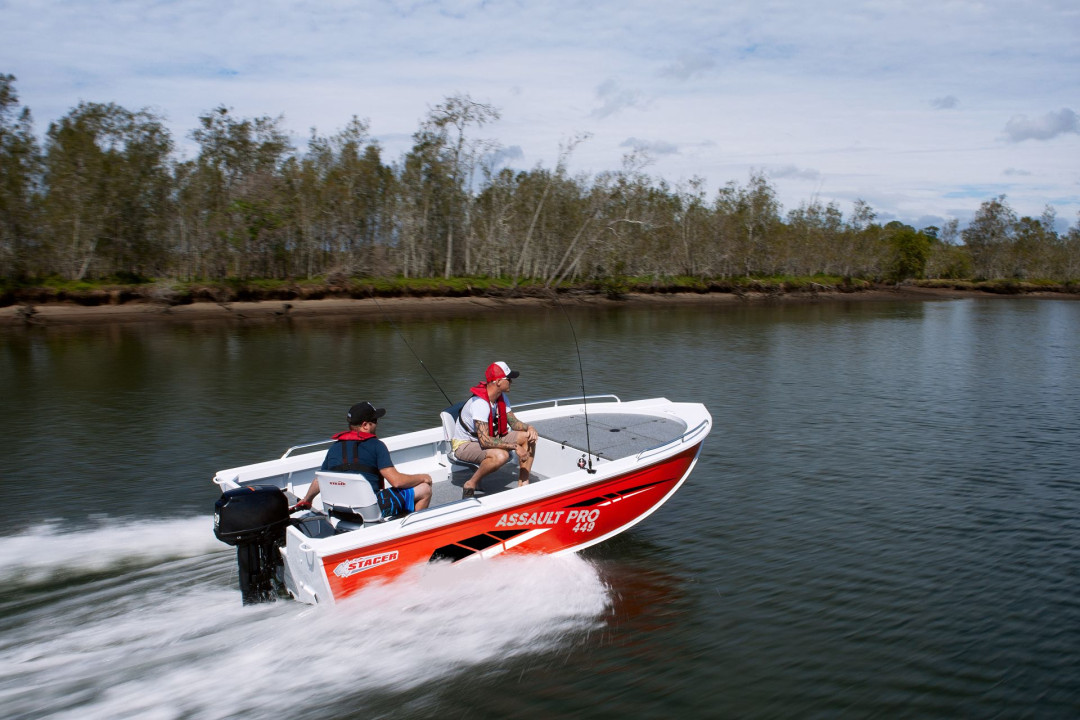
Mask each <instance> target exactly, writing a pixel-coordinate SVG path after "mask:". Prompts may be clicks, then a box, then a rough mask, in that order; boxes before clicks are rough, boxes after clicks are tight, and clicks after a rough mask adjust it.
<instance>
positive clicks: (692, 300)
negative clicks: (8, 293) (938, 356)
mask: <svg viewBox="0 0 1080 720" xmlns="http://www.w3.org/2000/svg"><path fill="white" fill-rule="evenodd" d="M1018 297H1020V298H1057V299H1068V300H1077V299H1080V296H1078V295H1076V294H1073V293H1058V292H1034V293H1023V294H1019V295H1001V294H995V293H987V292H980V291H975V290H953V289H945V288H923V287H914V286H910V287H908V286H905V287H899V288H889V289H868V290H860V291H856V292H836V291H822V292H791V293H755V292H744V293H739V294H736V293H723V292H717V293H663V294H659V293H658V294H652V293H627V294H626V295H624V296H621V297H619V298H616V299H612V298H609V297H605V296H603V295H589V294H581V295H564V296H560V298H559V301H560V302H561V303H562V304H563V305H564V306H566V307H581V306H587V307H596V308H618V307H646V306H649V307H657V306H676V305H678V306H688V305H693V306H700V307H703V308H706V307H710V306H721V307H722V306H736V305H739V304H789V303H822V302H880V301H890V300H891V301H896V300H912V301H918V300H955V299H960V298H986V299H992V298H999V299H1007V298H1018ZM551 305H552V300H551V299H547V298H537V297H522V298H507V297H392V298H381V299H378V300H373V299H371V298H360V299H353V298H326V299H320V300H289V301H279V300H261V301H256V302H229V303H215V302H195V303H191V304H187V305H167V304H161V303H153V302H128V303H123V304H118V305H95V306H82V305H77V304H75V303H72V302H60V303H43V304H40V305H15V306H9V307H3V308H0V327H20V326H21V327H57V326H71V325H94V324H113V323H159V324H161V323H189V322H214V321H217V322H221V321H225V322H229V321H231V322H259V321H263V322H265V321H277V320H283V319H306V318H320V317H343V316H351V317H371V318H374V319H381V318H385V317H392V318H425V317H453V316H467V315H476V314H484V313H498V312H508V311H513V312H520V311H528V310H530V309H538V308H544V307H549V306H551Z"/></svg>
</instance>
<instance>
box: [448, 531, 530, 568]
mask: <svg viewBox="0 0 1080 720" xmlns="http://www.w3.org/2000/svg"><path fill="white" fill-rule="evenodd" d="M523 532H525V531H524V530H492V531H491V532H486V533H481V534H479V535H473V536H472V537H467V538H464V539H462V540H458V541H456V542H453V543H451V544H449V545H443V546H442V547H439V548H435V551H434V552H433V553H431V557H429V558H428V562H435V561H437V560H450V561H451V562H457V561H458V560H461V559H462V558H465V557H468V556H469V555H472V554H474V553H477V552H482V551H484V550H486V549H488V548H490V547H492V546H494V545H508V546H509V547H513V546H514V545H516V544H517V543H515V542H512V540H513V538H515V537H517V536H518V535H521V534H522V533H523ZM519 542H520V541H519Z"/></svg>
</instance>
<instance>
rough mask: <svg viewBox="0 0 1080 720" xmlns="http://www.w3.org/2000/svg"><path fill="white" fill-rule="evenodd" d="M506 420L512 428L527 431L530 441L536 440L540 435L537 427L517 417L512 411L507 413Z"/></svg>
mask: <svg viewBox="0 0 1080 720" xmlns="http://www.w3.org/2000/svg"><path fill="white" fill-rule="evenodd" d="M506 422H507V425H508V426H509V427H510V429H511V430H517V431H518V432H523V433H526V434H527V435H528V436H529V442H536V439H537V438H538V437H540V435H539V433H537V432H536V428H534V427H533V426H532V425H529V424H528V423H523V422H521V421H520V420H518V419H517V415H515V414H514V413H512V412H508V413H506Z"/></svg>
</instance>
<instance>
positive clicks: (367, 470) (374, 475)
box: [291, 402, 431, 512]
mask: <svg viewBox="0 0 1080 720" xmlns="http://www.w3.org/2000/svg"><path fill="white" fill-rule="evenodd" d="M385 414H386V409H385V408H379V409H377V410H376V409H375V406H374V405H372V404H371V403H369V402H360V403H356V404H355V405H353V406H352V407H351V408H350V409H349V414H348V415H347V416H346V419H347V420H348V423H349V430H348V431H347V432H341V433H338V434H337V435H335V436H334V440H336V441H337V442H335V443H334V444H333V445H331V446H330V448H329V449H328V450H327V451H326V459H325V460H323V464H322V467H321V468H320V470H330V471H332V472H355V473H360V474H361V475H363V476H364V479H366V480H367V481H368V482H369V483H371V489H372V490H374V491H375V494H376V495H377V494H378V493H379V490H380V489H381V486H382V481H383V480H386V482H387V483H388V484H389V485H390V492H393V493H396V494H397V495H398V497H399V498H400V499H401V504H402V506H403V507H404V508H405V509H406V510H407V511H408V512H413V511H415V510H423V509H424V508H426V507H427V506H428V503H430V502H431V476H430V475H426V474H420V475H406V474H404V473H402V472H398V470H397V468H395V467H394V463H393V462H392V461H391V460H390V451H389V450H388V449H387V448H386V443H384V442H383V441H382V440H380V439H378V438H377V437H375V432H376V430H377V429H378V426H379V418H381V417H382V416H383V415H385ZM318 494H319V481H318V480H314V481H313V482H312V483H311V487H309V488H308V491H307V494H305V495H304V499H303V500H301V501H300V502H298V503H296V505H294V506H293V507H292V508H291V510H293V511H296V510H304V509H307V508H310V507H311V501H312V499H313V498H314V497H315V496H316V495H318Z"/></svg>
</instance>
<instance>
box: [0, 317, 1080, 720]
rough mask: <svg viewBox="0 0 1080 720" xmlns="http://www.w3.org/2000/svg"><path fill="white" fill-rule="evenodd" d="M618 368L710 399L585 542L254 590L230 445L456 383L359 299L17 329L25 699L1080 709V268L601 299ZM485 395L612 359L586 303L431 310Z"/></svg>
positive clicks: (163, 712) (6, 556) (302, 429)
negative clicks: (514, 377) (667, 463)
mask: <svg viewBox="0 0 1080 720" xmlns="http://www.w3.org/2000/svg"><path fill="white" fill-rule="evenodd" d="M570 316H571V318H572V320H573V325H574V328H575V330H576V332H577V337H578V340H579V342H580V346H581V356H582V363H583V366H584V371H585V381H586V390H587V391H588V392H590V393H599V392H612V393H616V394H618V395H620V396H621V397H622V398H623V399H634V398H639V397H650V396H655V395H664V396H667V397H669V398H672V399H676V400H697V401H701V402H704V403H705V404H706V405H707V406H708V407H709V410H710V411H711V413H712V414H713V418H714V421H715V427H714V430H713V433H712V435H711V436H710V437H709V439H708V440H707V441H706V444H705V448H704V450H703V452H702V455H701V458H700V461H699V463H698V465H697V468H696V469H695V470H694V472H693V474H692V475H691V477H690V480H689V481H688V482H687V484H686V485H685V486H684V487H683V489H682V490H681V491H680V492H679V493H678V494H676V495H675V496H674V497H673V498H672V499H671V501H670V502H669V503H668V504H667V505H665V506H664V508H663V509H661V510H660V511H659V512H658V513H656V514H655V515H653V516H652V517H651V518H649V519H648V520H647V521H646V522H644V523H642V524H641V525H639V526H638V527H636V528H635V529H634V530H632V531H630V532H628V533H626V534H624V535H622V536H620V537H619V538H616V539H615V540H613V541H611V542H608V543H606V544H605V545H602V546H600V547H597V548H593V549H591V550H590V551H588V552H586V553H585V554H583V555H580V556H574V557H569V558H525V559H518V560H509V561H503V562H493V563H487V564H484V565H482V566H479V567H472V568H449V569H446V568H438V569H436V570H434V571H428V572H425V573H418V574H417V575H416V576H415V577H409V578H406V579H404V580H402V581H401V582H398V583H394V584H393V585H390V586H386V587H383V588H378V589H373V590H371V591H370V592H363V593H361V594H359V595H358V596H357V597H356V598H354V599H352V600H351V601H350V602H346V603H343V604H341V605H338V606H335V607H332V608H325V607H320V608H308V607H306V606H302V605H299V604H295V603H288V602H281V603H277V604H274V605H269V606H260V607H257V608H244V607H242V606H241V604H240V600H239V594H238V592H237V591H236V590H235V589H234V588H235V584H236V577H235V565H234V562H233V556H232V553H231V549H229V548H226V547H225V546H223V545H220V544H219V543H217V541H216V540H215V539H214V537H213V533H212V528H211V525H212V523H211V508H212V505H213V501H214V499H215V495H216V493H215V492H214V490H213V486H212V485H211V484H210V482H209V478H210V477H211V476H212V475H213V473H214V471H216V470H218V469H220V468H224V467H230V466H235V465H239V464H244V463H248V462H253V461H256V460H262V459H267V458H269V457H273V456H275V455H278V454H280V453H281V452H282V450H283V449H284V448H286V447H288V446H289V445H292V444H295V443H298V442H304V441H309V440H315V439H320V438H323V437H326V436H328V435H330V434H331V433H333V432H336V431H338V430H340V429H342V425H343V416H344V413H345V410H346V409H347V408H348V406H349V405H350V404H351V403H353V402H355V401H357V400H361V399H371V400H373V401H376V402H377V403H379V404H380V405H386V406H388V407H389V408H390V412H389V414H388V416H387V418H386V420H385V421H384V422H382V423H380V431H381V432H382V433H383V434H384V435H388V434H396V433H399V432H405V431H408V430H414V429H418V428H420V427H425V426H431V425H434V424H436V423H437V413H438V411H439V410H440V409H441V408H442V407H443V406H444V405H445V404H446V402H445V400H444V399H443V397H442V394H441V393H440V392H439V390H438V389H437V388H436V386H435V384H434V383H432V381H431V379H429V377H428V376H427V374H426V373H425V372H424V370H423V368H422V367H421V366H420V364H419V363H418V362H417V360H416V358H415V357H414V356H413V355H412V354H411V353H410V351H409V348H408V347H407V346H406V345H405V344H404V343H403V342H402V341H401V339H400V337H399V336H398V334H397V332H396V331H395V330H394V329H393V328H391V327H390V326H388V325H387V324H386V323H380V322H371V321H368V320H365V321H360V322H351V321H348V320H343V319H334V320H330V319H327V320H322V321H305V322H297V321H293V322H292V323H291V324H289V323H287V322H286V321H281V322H280V323H278V324H260V325H247V326H245V325H225V324H209V325H190V326H176V327H163V328H152V327H143V326H128V327H124V326H111V327H105V328H76V329H41V328H35V329H32V330H30V331H24V330H11V331H6V332H3V333H0V410H2V412H0V437H2V438H3V441H2V442H3V445H2V448H3V449H2V453H0V489H2V491H3V496H4V498H5V499H6V500H7V502H8V507H9V518H10V520H9V522H8V523H7V524H6V526H5V528H4V529H3V530H0V708H3V710H2V711H0V715H3V716H4V717H12V718H44V717H70V718H121V717H139V718H142V717H153V718H241V717H243V718H252V717H257V718H262V717H267V718H269V717H296V718H372V717H395V718H396V717H468V718H474V717H475V718H482V717H521V718H550V717H557V716H570V715H573V716H579V717H596V718H608V717H610V718H663V717H702V718H706V717H708V718H712V717H733V718H735V717H738V718H746V717H763V718H771V717H777V718H781V717H949V718H953V717H1062V718H1071V717H1077V716H1080V303H1076V302H1063V301H1050V300H1019V299H1014V300H998V299H993V300H958V301H947V302H926V303H895V304H894V303H861V304H840V303H837V304H816V305H803V306H797V307H791V306H773V307H735V308H686V307H674V308H664V309H645V310H613V311H601V310H587V311H586V310H580V311H579V310H575V309H571V310H570ZM399 328H400V330H401V332H402V333H403V334H404V335H405V337H406V338H407V339H408V341H409V343H410V344H411V345H412V347H413V349H414V350H415V351H416V352H417V354H419V355H420V356H421V357H422V358H423V359H424V361H425V364H426V365H427V367H428V368H429V369H430V370H431V371H432V373H433V374H434V376H435V378H436V379H437V380H438V382H439V384H441V385H442V387H443V388H445V389H446V390H447V392H448V393H449V394H450V395H451V396H452V397H454V398H455V399H457V398H458V396H463V394H464V392H465V389H466V388H467V387H468V386H469V385H471V384H472V383H473V382H475V381H476V379H478V378H477V376H478V375H479V374H480V373H481V372H482V369H483V367H484V366H486V364H487V363H488V362H490V361H491V360H493V359H503V360H506V361H507V362H509V363H510V365H511V366H512V367H515V368H520V370H521V372H522V378H521V380H520V381H519V382H516V383H515V387H514V398H515V399H516V400H517V401H519V402H521V401H526V400H535V399H542V398H548V397H556V396H566V395H573V394H575V393H579V392H580V385H581V380H580V377H579V374H578V364H577V357H576V356H575V354H574V346H573V340H572V335H571V333H570V329H569V326H568V324H567V321H566V317H565V316H564V315H563V313H561V312H559V311H558V310H557V309H553V310H548V311H537V312H529V313H520V314H508V315H507V317H505V318H503V319H493V318H491V317H484V318H483V319H479V320H469V319H457V320H447V319H439V320H423V319H418V320H415V321H402V322H400V323H399Z"/></svg>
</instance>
